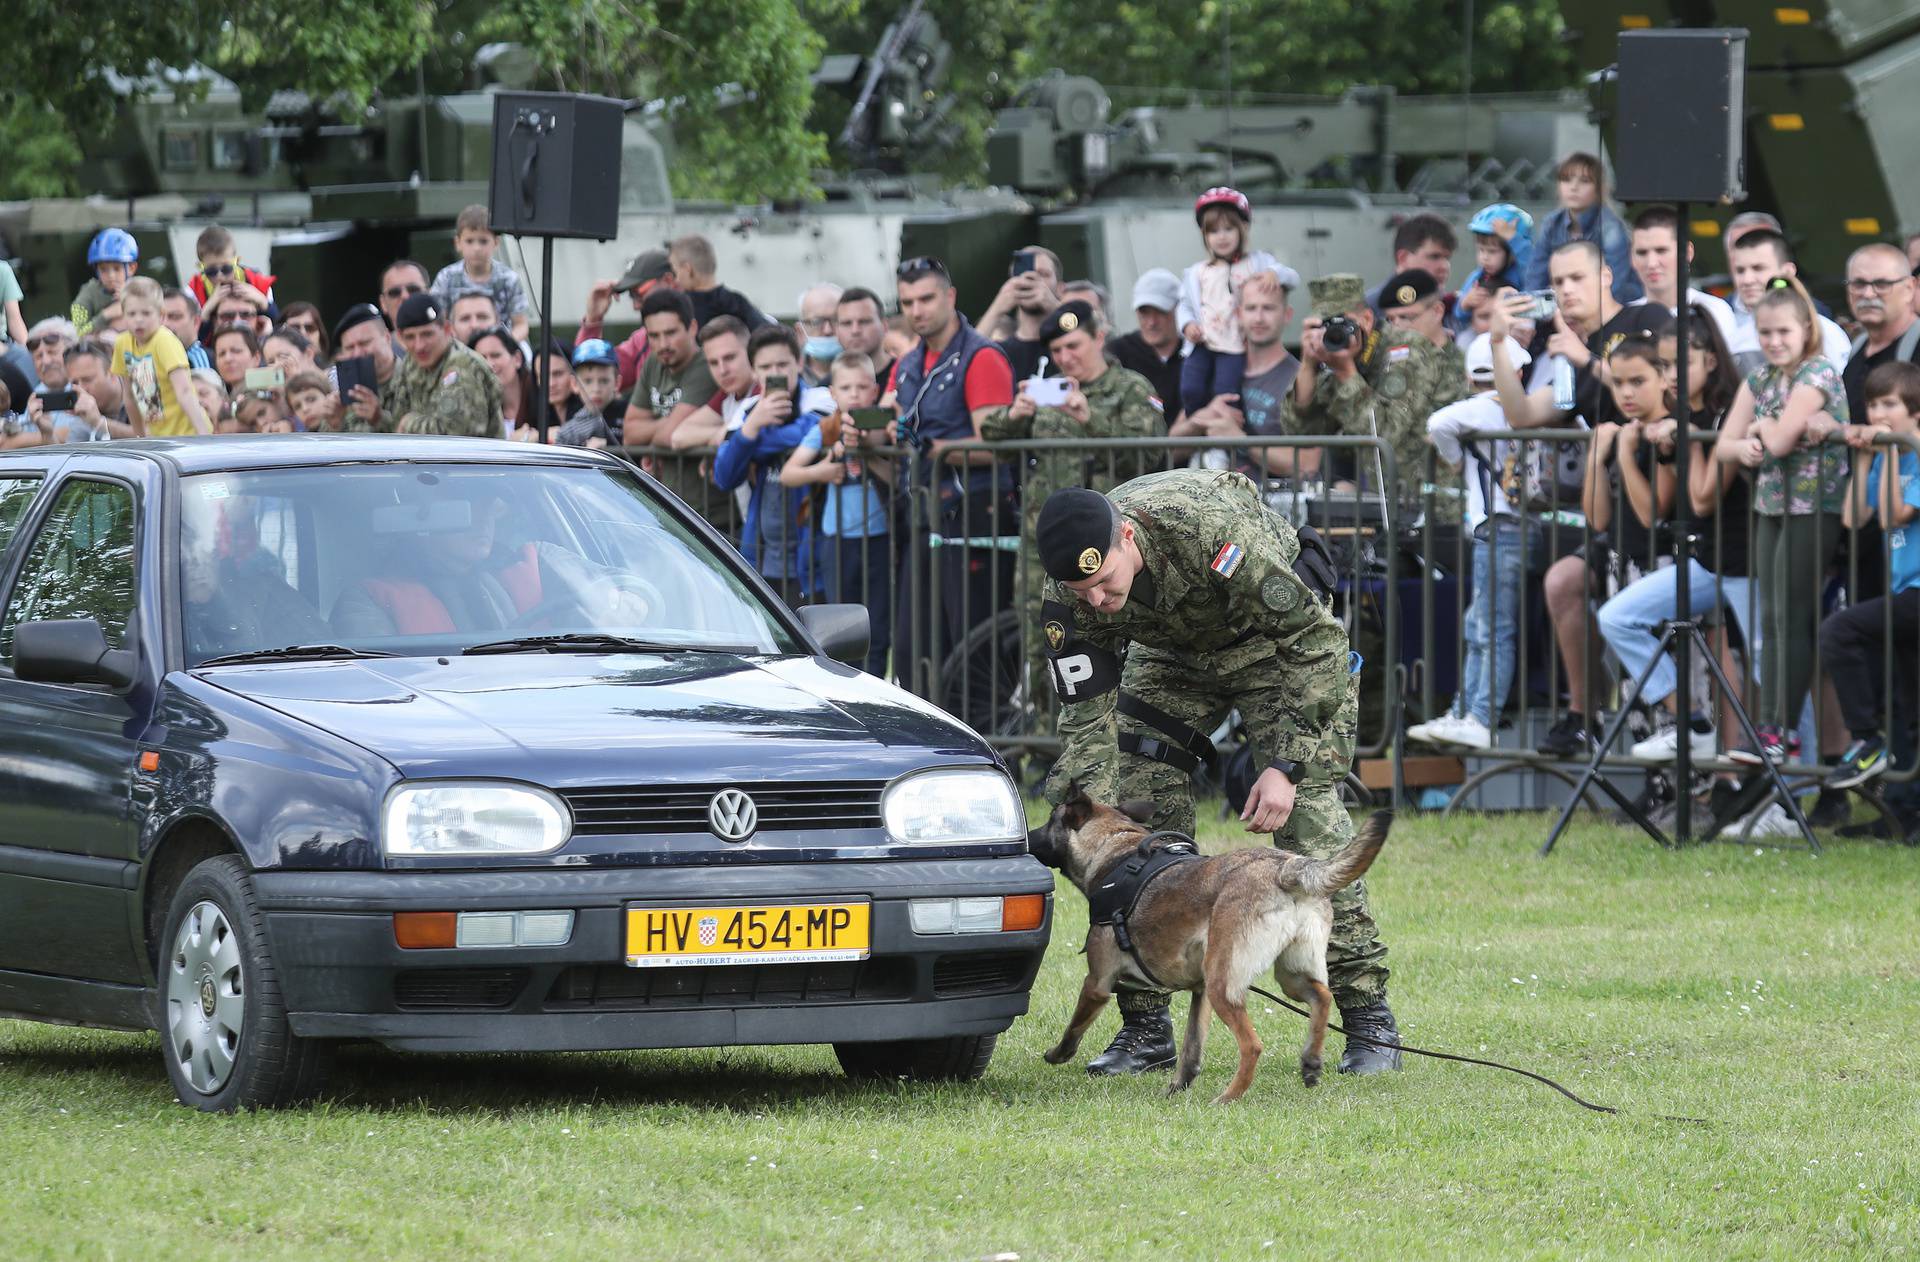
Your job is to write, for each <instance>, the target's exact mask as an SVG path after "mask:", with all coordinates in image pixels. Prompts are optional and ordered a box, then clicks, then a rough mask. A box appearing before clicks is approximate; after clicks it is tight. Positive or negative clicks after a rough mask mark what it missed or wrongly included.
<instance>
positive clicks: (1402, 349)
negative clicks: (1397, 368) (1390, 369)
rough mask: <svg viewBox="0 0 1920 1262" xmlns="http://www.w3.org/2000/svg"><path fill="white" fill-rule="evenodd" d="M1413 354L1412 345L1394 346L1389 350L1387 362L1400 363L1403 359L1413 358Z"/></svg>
mask: <svg viewBox="0 0 1920 1262" xmlns="http://www.w3.org/2000/svg"><path fill="white" fill-rule="evenodd" d="M1412 356H1413V347H1411V346H1394V347H1390V348H1389V349H1388V350H1387V362H1388V363H1389V364H1397V363H1400V362H1401V361H1402V360H1405V359H1410V358H1412Z"/></svg>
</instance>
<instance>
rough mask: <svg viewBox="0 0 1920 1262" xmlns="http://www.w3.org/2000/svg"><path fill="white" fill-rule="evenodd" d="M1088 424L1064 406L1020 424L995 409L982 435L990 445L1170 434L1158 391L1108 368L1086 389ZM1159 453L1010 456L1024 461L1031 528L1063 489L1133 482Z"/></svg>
mask: <svg viewBox="0 0 1920 1262" xmlns="http://www.w3.org/2000/svg"><path fill="white" fill-rule="evenodd" d="M1082 393H1084V394H1085V395H1086V396H1087V423H1086V424H1085V425H1082V424H1081V423H1080V422H1078V421H1076V420H1074V419H1073V418H1072V417H1071V416H1069V415H1067V414H1066V412H1064V411H1062V410H1061V409H1059V408H1051V407H1043V408H1035V409H1034V412H1033V415H1032V416H1029V417H1024V418H1022V419H1020V420H1015V419H1014V418H1013V417H1011V416H1009V415H1007V411H1008V409H1006V408H1003V407H1001V408H995V409H993V411H992V412H990V413H988V414H987V415H986V416H985V417H984V418H982V420H981V422H980V436H981V437H982V438H984V439H986V440H987V441H988V442H1005V441H1008V440H1011V439H1017V438H1035V439H1055V440H1064V441H1078V440H1080V439H1086V438H1158V437H1160V436H1162V435H1164V434H1165V433H1166V432H1167V425H1166V416H1165V414H1164V411H1163V409H1162V407H1161V405H1160V403H1159V402H1158V401H1157V400H1156V399H1155V398H1154V397H1153V387H1152V386H1151V385H1150V384H1148V382H1147V379H1146V378H1145V377H1142V376H1141V375H1140V374H1139V373H1137V372H1132V371H1130V370H1128V369H1125V368H1119V367H1116V366H1113V365H1108V367H1107V370H1106V371H1105V372H1103V373H1101V374H1100V376H1098V377H1097V378H1095V379H1094V381H1093V383H1092V384H1091V385H1088V386H1085V387H1083V389H1082ZM1161 455H1162V453H1160V452H1157V451H1099V450H1093V451H1085V450H1068V449H1066V448H1059V449H1055V450H1052V451H1023V452H1012V453H1009V455H1008V458H1010V459H1024V460H1025V462H1026V465H1027V469H1026V478H1025V480H1024V481H1023V482H1022V485H1021V502H1022V503H1023V504H1024V505H1025V507H1026V519H1027V526H1028V528H1029V530H1031V528H1032V525H1033V522H1034V520H1035V519H1036V518H1037V517H1039V515H1040V505H1041V504H1042V503H1044V502H1045V501H1046V498H1047V496H1049V495H1051V494H1053V493H1054V492H1055V491H1057V490H1059V489H1060V488H1062V487H1067V486H1085V487H1091V488H1093V489H1094V490H1096V491H1108V490H1111V489H1112V488H1113V487H1115V486H1117V485H1118V484H1120V483H1121V482H1124V481H1126V480H1127V479H1128V478H1132V477H1137V476H1139V474H1140V473H1141V472H1143V471H1144V470H1145V469H1147V468H1148V467H1149V466H1150V465H1151V464H1152V463H1153V462H1154V461H1157V460H1159V459H1160V458H1161Z"/></svg>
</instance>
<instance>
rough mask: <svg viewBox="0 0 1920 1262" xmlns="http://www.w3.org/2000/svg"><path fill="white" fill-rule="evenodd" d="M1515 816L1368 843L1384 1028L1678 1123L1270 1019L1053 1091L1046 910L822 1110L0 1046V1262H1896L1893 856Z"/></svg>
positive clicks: (1902, 988) (776, 1087)
mask: <svg viewBox="0 0 1920 1262" xmlns="http://www.w3.org/2000/svg"><path fill="white" fill-rule="evenodd" d="M1546 827H1547V821H1546V820H1545V819H1543V818H1539V817H1520V818H1513V819H1498V820H1488V819H1484V818H1471V817H1469V818H1460V819H1454V820H1448V821H1442V820H1433V819H1425V818H1409V819H1407V820H1406V821H1405V822H1403V824H1402V825H1401V827H1400V828H1399V830H1398V831H1397V832H1396V833H1395V835H1394V837H1393V839H1392V841H1390V842H1389V844H1388V847H1387V850H1386V852H1385V853H1384V855H1383V856H1382V859H1381V861H1380V864H1379V866H1378V867H1377V868H1376V869H1375V871H1374V875H1373V876H1372V877H1370V878H1369V880H1370V883H1371V886H1372V890H1373V898H1374V905H1375V911H1376V914H1377V915H1378V916H1379V918H1380V921H1381V924H1382V927H1383V930H1384V931H1385V934H1386V936H1387V940H1388V942H1389V944H1390V946H1391V948H1392V955H1391V963H1392V964H1393V966H1394V982H1393V998H1394V1007H1395V1009H1396V1011H1397V1012H1398V1014H1399V1017H1400V1022H1401V1026H1402V1030H1403V1034H1404V1037H1405V1038H1406V1039H1407V1041H1409V1042H1411V1043H1415V1044H1419V1045H1424V1046H1431V1047H1436V1048H1440V1049H1442V1050H1449V1051H1458V1052H1465V1053H1468V1054H1473V1055H1483V1056H1490V1057H1493V1058H1495V1059H1500V1060H1507V1061H1511V1062H1514V1063H1517V1064H1521V1065H1524V1066H1527V1067H1529V1068H1532V1069H1535V1070H1538V1071H1539V1072H1542V1073H1545V1074H1547V1075H1549V1076H1552V1077H1555V1078H1559V1079H1561V1080H1563V1081H1564V1082H1566V1083H1567V1084H1568V1085H1569V1086H1571V1087H1572V1088H1573V1089H1574V1090H1576V1091H1579V1092H1580V1093H1582V1094H1583V1095H1586V1096H1588V1097H1590V1098H1593V1099H1596V1100H1598V1101H1600V1102H1603V1103H1609V1104H1618V1105H1622V1106H1625V1107H1628V1108H1631V1109H1634V1110H1640V1111H1642V1112H1643V1114H1644V1113H1654V1112H1658V1113H1677V1114H1687V1115H1696V1116H1701V1117H1705V1118H1708V1119H1710V1122H1709V1124H1708V1125H1706V1126H1686V1125H1680V1124H1675V1123H1670V1122H1661V1121H1656V1120H1653V1119H1651V1118H1649V1117H1646V1116H1644V1115H1642V1116H1628V1117H1618V1118H1610V1117H1602V1116H1598V1115H1595V1114H1592V1113H1587V1112H1585V1111H1583V1110H1581V1109H1578V1108H1576V1107H1574V1106H1573V1105H1572V1104H1569V1103H1567V1102H1566V1101H1565V1100H1563V1099H1561V1098H1560V1097H1559V1096H1557V1095H1555V1094H1553V1093H1552V1092H1551V1091H1549V1090H1547V1089H1546V1088H1544V1087H1540V1086H1538V1085H1535V1084H1532V1083H1529V1082H1526V1081H1524V1080H1522V1079H1519V1078H1516V1077H1513V1076H1511V1075H1507V1074H1502V1073H1497V1072H1495V1071H1492V1070H1486V1069H1479V1068H1474V1067H1468V1066H1459V1065H1449V1064H1443V1063H1440V1062H1435V1061H1427V1060H1419V1059H1415V1058H1409V1068H1408V1070H1407V1072H1405V1073H1403V1074H1399V1075H1393V1076H1388V1077H1384V1078H1374V1079H1368V1080H1365V1081H1353V1080H1350V1079H1347V1078H1342V1077H1339V1076H1336V1075H1333V1074H1331V1073H1330V1074H1329V1075H1328V1077H1327V1080H1326V1082H1325V1083H1324V1084H1323V1085H1322V1086H1321V1087H1319V1088H1317V1089H1315V1090H1312V1091H1308V1090H1307V1089H1305V1088H1303V1087H1302V1086H1301V1084H1300V1081H1299V1077H1298V1075H1297V1073H1296V1072H1294V1069H1293V1059H1294V1055H1295V1052H1296V1048H1297V1042H1298V1039H1299V1038H1300V1035H1301V1033H1302V1028H1303V1022H1302V1021H1301V1020H1300V1018H1298V1017H1295V1016H1293V1015H1292V1014H1291V1013H1287V1012H1284V1011H1278V1010H1274V1011H1264V1012H1263V1011H1262V1009H1263V1008H1264V1007H1265V1005H1264V1004H1262V1005H1259V1006H1256V1008H1255V1010H1254V1011H1255V1017H1256V1021H1257V1023H1258V1025H1259V1028H1260V1030H1261V1032H1262V1036H1263V1037H1264V1038H1265V1040H1266V1042H1267V1044H1268V1047H1269V1053H1268V1056H1267V1058H1266V1060H1265V1061H1264V1062H1263V1068H1262V1072H1261V1075H1260V1078H1259V1079H1258V1081H1256V1082H1255V1084H1254V1087H1253V1090H1252V1091H1251V1092H1249V1094H1248V1096H1247V1098H1246V1099H1245V1100H1244V1101H1242V1102H1241V1103H1240V1104H1237V1105H1233V1106H1228V1107H1224V1108H1223V1107H1216V1106H1214V1105H1212V1104H1211V1103H1210V1099H1211V1097H1212V1095H1213V1094H1214V1092H1216V1091H1217V1090H1218V1089H1219V1087H1220V1085H1221V1084H1222V1083H1223V1082H1224V1080H1225V1078H1226V1076H1227V1074H1228V1071H1229V1066H1230V1063H1231V1058H1232V1050H1233V1044H1232V1040H1231V1039H1230V1038H1229V1037H1227V1035H1226V1032H1225V1028H1224V1027H1223V1026H1221V1025H1219V1024H1218V1022H1216V1023H1215V1025H1214V1029H1213V1035H1212V1038H1211V1039H1210V1041H1209V1046H1208V1056H1207V1067H1206V1070H1205V1072H1204V1074H1203V1076H1202V1078H1201V1080H1200V1082H1199V1083H1198V1084H1196V1086H1195V1089H1194V1090H1193V1091H1192V1092H1190V1093H1188V1094H1187V1095H1186V1096H1184V1097H1182V1098H1180V1099H1177V1100H1172V1101H1169V1100H1166V1099H1164V1098H1162V1096H1161V1090H1162V1087H1163V1085H1164V1083H1165V1081H1166V1080H1165V1077H1164V1076H1156V1077H1154V1078H1151V1079H1133V1080H1126V1081H1106V1080H1103V1081H1097V1082H1096V1081H1092V1080H1089V1079H1088V1078H1087V1077H1086V1075H1085V1074H1084V1073H1083V1072H1081V1071H1080V1070H1079V1069H1078V1068H1065V1067H1063V1068H1059V1069H1055V1068H1052V1067H1050V1066H1048V1065H1046V1064H1045V1063H1044V1062H1043V1061H1042V1060H1041V1059H1040V1053H1041V1051H1042V1050H1043V1049H1044V1048H1045V1047H1047V1046H1048V1045H1049V1044H1050V1043H1051V1042H1052V1041H1053V1039H1054V1038H1055V1037H1056V1036H1057V1035H1058V1033H1059V1027H1060V1025H1061V1024H1062V1022H1063V1021H1064V1020H1065V1017H1066V1014H1067V1011H1068V1008H1069V1005H1070V1001H1071V995H1072V993H1073V991H1074V989H1075V988H1076V986H1077V985H1078V981H1079V967H1078V966H1079V960H1078V957H1077V956H1076V955H1075V951H1076V949H1077V948H1078V946H1079V941H1080V936H1081V932H1082V929H1083V926H1084V924H1085V904H1084V903H1083V902H1082V901H1081V899H1080V898H1079V896H1078V894H1076V893H1074V892H1073V891H1071V890H1069V889H1067V888H1065V887H1062V894H1061V897H1060V900H1059V917H1058V923H1057V926H1056V932H1055V935H1054V943H1053V948H1052V951H1051V953H1050V955H1049V959H1048V963H1047V966H1046V968H1045V969H1044V970H1043V972H1042V974H1041V977H1040V982H1039V985H1038V986H1037V987H1036V989H1035V992H1034V1002H1033V1013H1032V1014H1031V1015H1029V1016H1027V1017H1025V1018H1023V1019H1022V1020H1021V1021H1019V1022H1018V1023H1016V1024H1015V1026H1014V1027H1013V1029H1012V1030H1010V1031H1009V1032H1008V1033H1007V1034H1006V1035H1004V1036H1002V1039H1001V1043H1000V1049H999V1053H998V1055H997V1057H996V1058H995V1060H994V1063H993V1067H992V1068H991V1070H989V1072H988V1075H987V1077H986V1079H985V1080H984V1081H982V1082H980V1083H978V1084H974V1085H970V1086H965V1087H940V1088H933V1087H910V1086H895V1087H871V1086H856V1085H852V1084H849V1083H848V1082H847V1081H846V1080H844V1079H843V1078H842V1077H841V1076H840V1075H839V1072H838V1070H837V1068H836V1066H835V1064H834V1061H833V1057H832V1054H831V1053H830V1052H829V1051H827V1050H826V1049H823V1048H821V1049H816V1048H797V1049H741V1050H734V1051H728V1052H700V1053H636V1054H630V1055H604V1056H573V1057H568V1056H551V1057H474V1058H458V1057H448V1058H427V1057H408V1056H401V1055H397V1054H394V1053H389V1052H384V1051H380V1050H376V1049H356V1050H353V1051H350V1052H348V1053H345V1054H344V1055H343V1056H342V1058H341V1064H340V1066H339V1069H338V1070H337V1072H336V1075H335V1078H334V1082H333V1087H332V1091H331V1093H330V1095H329V1096H328V1098H327V1099H326V1100H325V1101H324V1102H323V1103H321V1104H319V1105H317V1106H315V1107H312V1108H310V1109H305V1110H299V1111H294V1112H289V1113H283V1114H273V1115H253V1116H242V1117H208V1116H202V1115H199V1114H195V1113H191V1112H189V1111H187V1110H185V1109H182V1108H180V1107H179V1106H177V1105H176V1104H174V1103H173V1100H172V1095H171V1093H170V1091H169V1090H168V1089H167V1086H166V1078H165V1075H164V1073H163V1071H162V1069H161V1066H160V1061H159V1055H158V1050H157V1044H156V1040H155V1039H154V1037H153V1036H151V1035H148V1036H131V1035H112V1034H102V1033H94V1032H84V1031H73V1030H63V1029H56V1028H52V1027H46V1026H35V1025H29V1024H23V1023H14V1022H0V1169H3V1170H4V1171H5V1175H6V1177H5V1186H6V1194H5V1195H4V1196H3V1197H0V1256H4V1257H6V1258H9V1259H21V1258H40V1257H54V1258H85V1259H107V1258H128V1259H135V1258H137V1259H143V1260H145V1259H157V1258H196V1259H209V1258H227V1257H241V1256H244V1257H246V1258H248V1259H258V1258H279V1257H320V1256H331V1257H358V1258H387V1257H401V1256H411V1257H415V1258H421V1259H444V1258H455V1257H465V1258H489V1259H490V1258H502V1257H528V1258H541V1259H549V1258H572V1257H580V1258H608V1259H615V1258H617V1259H651V1258H672V1257H750V1258H756V1259H759V1258H787V1257H792V1258H810V1259H811V1258H959V1259H969V1258H986V1257H992V1256H995V1255H1001V1256H1005V1255H1013V1254H1017V1255H1019V1257H1020V1258H1022V1259H1043V1258H1138V1257H1149V1256H1173V1257H1183V1258H1185V1257H1192V1258H1243V1257H1283V1256H1284V1257H1317V1258H1404V1257H1454V1258H1503V1257H1511V1256H1528V1257H1626V1256H1632V1257H1649V1256H1651V1257H1713V1258H1716V1259H1718V1258H1746V1257H1780V1258H1806V1257H1812V1256H1835V1255H1839V1254H1846V1255H1848V1256H1865V1257H1879V1256H1889V1257H1891V1256H1911V1255H1914V1254H1916V1253H1920V1157H1916V1151H1915V1150H1916V1139H1920V1091H1916V1080H1920V1050H1916V1041H1915V1040H1916V1037H1917V1036H1920V898H1917V897H1916V895H1917V894H1920V878H1917V876H1916V873H1920V853H1916V852H1914V851H1911V850H1906V849H1900V848H1897V847H1885V846H1874V845H1863V844H1854V843H1836V844H1835V845H1834V846H1833V847H1832V848H1830V849H1829V850H1828V852H1827V853H1826V855H1825V856H1824V857H1821V858H1813V857H1811V856H1808V855H1806V854H1802V853H1789V852H1781V851H1775V850H1766V851H1762V852H1756V851H1755V849H1754V848H1752V847H1743V848H1735V847H1731V846H1727V845H1711V846H1706V847H1701V848H1698V849H1694V850H1690V851H1687V852H1684V853H1679V854H1673V853H1666V852H1662V851H1659V850H1656V849H1655V848H1654V847H1652V846H1651V845H1650V844H1648V843H1647V842H1646V841H1644V840H1643V839H1641V838H1640V837H1639V835H1638V834H1637V833H1632V832H1629V831H1626V830H1620V829H1614V828H1610V827H1606V826H1603V825H1600V824H1588V825H1583V826H1581V827H1579V828H1576V829H1575V830H1574V831H1573V832H1571V833H1570V834H1569V835H1568V836H1567V838H1566V839H1565V840H1564V842H1563V843H1562V845H1561V847H1560V849H1559V851H1558V852H1557V853H1556V854H1555V855H1554V856H1553V857H1552V858H1551V859H1549V860H1545V861H1542V860H1539V859H1536V858H1535V857H1534V854H1533V848H1534V846H1535V845H1536V844H1537V843H1538V841H1539V839H1540V837H1541V836H1542V835H1543V833H1544V831H1545V829H1546ZM1203 832H1205V835H1206V836H1207V838H1208V840H1209V842H1210V843H1214V844H1225V843H1227V842H1230V841H1233V840H1235V838H1234V836H1233V835H1232V834H1229V833H1228V832H1227V831H1226V829H1225V826H1224V825H1217V824H1216V825H1213V826H1212V827H1211V829H1207V830H1203ZM1179 1003H1180V1004H1181V1005H1182V1006H1183V1005H1184V1000H1181V1001H1179ZM1115 1021H1116V1018H1115V1017H1113V1016H1112V1015H1111V1014H1109V1016H1108V1017H1107V1018H1106V1019H1105V1020H1104V1021H1103V1023H1102V1024H1101V1025H1100V1026H1098V1027H1096V1029H1095V1031H1094V1033H1093V1034H1092V1035H1091V1036H1090V1037H1089V1040H1088V1041H1089V1043H1090V1044H1091V1047H1090V1048H1089V1049H1087V1050H1088V1051H1089V1052H1091V1051H1095V1050H1098V1048H1099V1047H1101V1046H1104V1044H1105V1039H1106V1037H1107V1036H1108V1034H1110V1033H1111V1030H1112V1028H1113V1025H1114V1023H1115ZM1329 1043H1330V1045H1331V1046H1337V1044H1338V1038H1337V1036H1334V1037H1332V1038H1330V1040H1329Z"/></svg>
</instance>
